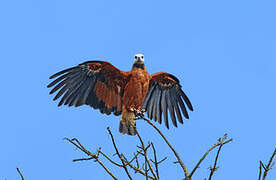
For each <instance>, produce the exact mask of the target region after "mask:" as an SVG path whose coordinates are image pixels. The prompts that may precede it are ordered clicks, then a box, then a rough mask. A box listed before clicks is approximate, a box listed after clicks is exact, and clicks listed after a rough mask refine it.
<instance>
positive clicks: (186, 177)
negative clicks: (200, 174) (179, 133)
mask: <svg viewBox="0 0 276 180" xmlns="http://www.w3.org/2000/svg"><path fill="white" fill-rule="evenodd" d="M141 118H142V119H144V120H145V121H146V122H147V123H148V124H150V125H151V126H152V127H153V128H154V129H155V130H156V131H157V132H158V133H159V134H160V135H161V137H162V138H163V139H164V141H165V142H166V143H167V145H168V146H169V147H170V149H171V150H172V151H173V153H174V155H175V157H176V158H177V160H178V162H179V164H180V166H181V167H182V169H183V171H184V174H185V179H187V180H188V179H189V177H190V174H189V172H188V169H187V166H186V165H185V164H184V163H183V161H182V160H181V158H180V156H179V155H178V153H177V152H176V150H175V149H174V148H173V147H172V145H171V144H170V143H169V141H168V140H167V138H166V137H165V136H164V134H163V133H162V132H161V131H160V130H159V129H158V128H157V127H156V126H155V125H154V124H153V123H152V122H151V121H150V120H149V119H147V118H145V117H141Z"/></svg>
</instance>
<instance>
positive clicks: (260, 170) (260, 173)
mask: <svg viewBox="0 0 276 180" xmlns="http://www.w3.org/2000/svg"><path fill="white" fill-rule="evenodd" d="M262 164H263V163H262V161H260V166H259V179H258V180H261V177H262Z"/></svg>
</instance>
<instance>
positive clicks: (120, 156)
mask: <svg viewBox="0 0 276 180" xmlns="http://www.w3.org/2000/svg"><path fill="white" fill-rule="evenodd" d="M107 130H108V133H109V135H110V137H111V140H112V143H113V146H114V149H115V151H116V154H117V156H118V157H119V158H120V160H121V162H122V165H123V168H124V170H125V172H126V174H127V176H128V178H129V179H130V180H132V177H131V176H130V174H129V172H128V169H127V167H126V165H125V162H124V159H123V158H122V155H120V153H119V150H118V148H117V146H116V143H115V140H114V137H113V135H112V133H111V130H110V128H109V127H108V128H107Z"/></svg>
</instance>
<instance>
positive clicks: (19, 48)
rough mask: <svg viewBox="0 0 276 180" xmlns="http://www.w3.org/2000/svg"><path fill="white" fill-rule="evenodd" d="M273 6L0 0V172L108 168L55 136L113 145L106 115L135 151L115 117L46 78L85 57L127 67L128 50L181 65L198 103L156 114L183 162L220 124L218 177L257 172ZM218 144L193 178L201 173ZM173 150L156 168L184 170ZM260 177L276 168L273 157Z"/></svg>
mask: <svg viewBox="0 0 276 180" xmlns="http://www.w3.org/2000/svg"><path fill="white" fill-rule="evenodd" d="M275 8H276V2H275V1H272V0H265V1H261V0H244V1H241V0H232V1H221V0H216V1H215V0H210V1H203V0H201V1H200V0H196V1H186V0H185V1H183V0H179V1H174V0H171V1H152V0H139V1H111V0H110V1H107V0H101V1H94V0H80V1H72V0H59V1H54V0H47V1H35V0H24V1H19V0H10V1H1V2H0V22H1V24H0V27H1V28H0V52H1V53H0V60H1V70H0V78H1V89H0V92H1V93H0V94H1V95H0V96H1V105H0V106H1V120H0V137H1V148H0V180H5V179H7V180H12V179H20V177H19V175H18V173H17V172H16V167H19V168H20V169H21V171H22V172H23V174H24V176H25V179H29V180H37V179H40V180H44V179H45V180H46V179H58V180H71V179H72V180H82V179H83V180H84V179H97V178H98V179H99V178H102V179H103V178H105V179H108V178H109V176H108V175H107V174H106V173H105V171H104V170H103V169H101V168H100V167H99V165H97V164H95V163H94V162H92V161H91V162H77V163H73V162H72V159H74V158H81V157H85V156H84V154H82V153H81V152H79V151H76V150H75V149H74V148H73V146H72V145H71V144H69V143H67V142H66V141H64V140H63V138H64V137H76V138H78V139H79V140H80V141H81V142H82V143H83V144H84V145H85V146H86V147H87V148H89V149H90V150H91V151H95V150H96V149H97V148H98V147H102V150H103V151H104V152H106V153H108V154H110V155H112V154H113V153H114V150H113V149H112V145H111V142H110V138H109V136H108V133H107V130H106V127H107V126H110V127H111V130H112V132H113V134H114V136H115V137H116V139H117V141H118V145H119V147H120V150H121V151H122V152H126V153H130V154H132V152H134V151H135V150H136V147H135V145H136V143H138V140H137V138H135V137H130V136H123V135H121V134H119V132H118V125H119V117H115V116H106V115H102V114H101V113H99V112H98V111H95V110H92V109H91V108H89V107H87V106H82V107H79V108H68V107H66V106H63V107H60V108H58V107H57V102H53V101H52V98H53V96H49V95H48V93H49V89H47V88H46V85H47V84H48V83H49V82H50V80H49V79H48V77H49V76H50V75H51V74H53V73H55V72H57V71H59V70H62V69H64V68H68V67H71V66H75V65H77V64H79V63H81V62H83V61H87V60H93V59H103V60H107V61H110V62H111V63H113V64H114V65H115V66H116V67H118V68H119V69H121V70H124V71H129V70H130V68H131V66H132V63H133V56H134V54H135V53H143V54H144V55H145V63H146V67H147V69H148V71H149V72H150V73H154V72H159V71H164V72H170V73H172V74H174V75H175V76H177V77H178V78H179V79H180V81H181V84H182V86H183V89H184V90H185V92H186V93H187V95H188V96H189V98H190V100H191V101H192V103H193V105H194V109H195V111H194V112H191V113H190V120H186V121H185V123H184V125H181V126H180V127H179V128H171V129H170V130H169V131H168V130H166V128H165V127H164V125H158V127H160V129H161V130H162V131H163V132H164V133H165V134H166V136H167V137H168V139H169V140H170V141H171V143H172V144H173V145H174V146H175V148H176V150H178V152H179V153H180V155H181V157H182V158H183V161H184V163H186V164H187V166H188V168H189V170H191V168H192V167H194V165H195V163H196V162H197V161H198V160H199V159H200V157H201V156H202V155H203V153H204V152H205V151H206V150H207V149H208V148H209V147H210V146H212V145H213V144H214V143H215V142H216V140H217V139H218V137H221V136H223V134H224V133H228V134H229V136H230V137H232V138H234V142H233V143H231V144H228V145H227V146H225V147H224V148H223V150H222V154H221V156H220V158H219V162H218V165H219V166H220V168H219V170H218V171H217V172H216V173H215V175H214V176H215V177H214V179H227V180H228V179H229V180H232V179H257V176H258V165H259V164H258V162H259V160H265V161H267V160H268V158H269V157H270V155H271V153H272V152H273V150H274V148H275V146H276V140H275V139H276V133H275V129H276V128H275V127H276V121H275V120H276V119H275V117H276V116H275V102H276V95H275V92H276V85H275V83H276V79H275V77H276V51H275V49H276V33H275V32H276V23H275V18H276V11H275ZM138 128H139V129H141V134H142V136H143V138H144V139H145V140H146V141H147V140H149V141H154V142H155V146H156V147H157V149H158V153H159V156H160V157H163V156H165V155H167V154H168V153H170V151H169V149H168V147H167V146H166V145H164V143H163V141H162V139H161V138H159V137H158V136H156V135H152V134H153V133H154V134H155V132H154V131H153V130H152V129H151V127H149V126H147V125H146V124H145V123H144V122H142V121H140V122H139V123H138ZM214 156H215V153H212V154H211V155H210V156H209V157H208V158H207V159H206V161H204V163H203V164H202V165H201V166H200V169H199V170H198V172H197V174H195V177H194V179H196V180H197V179H198V180H201V179H203V178H205V177H207V176H208V174H209V170H208V167H210V165H211V164H212V162H213V159H214ZM173 161H175V158H174V157H173V156H172V154H171V153H170V154H169V159H168V160H167V161H166V162H165V163H164V164H163V165H161V167H160V168H161V169H163V170H162V172H161V177H162V178H161V179H180V178H181V177H183V173H182V171H181V168H180V167H176V165H174V164H172V162H173ZM111 170H112V171H113V172H114V174H116V175H117V176H118V177H120V179H126V177H124V176H123V174H124V173H123V171H117V170H116V169H111ZM137 179H141V177H140V176H137ZM267 179H271V180H272V179H276V170H275V169H274V170H272V171H271V172H270V173H269V175H268V178H267Z"/></svg>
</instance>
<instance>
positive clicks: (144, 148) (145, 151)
mask: <svg viewBox="0 0 276 180" xmlns="http://www.w3.org/2000/svg"><path fill="white" fill-rule="evenodd" d="M137 136H138V138H139V140H140V142H141V146H142V147H140V148H141V149H142V150H143V152H144V157H145V167H147V164H148V166H149V170H150V172H151V174H152V175H153V176H154V178H155V179H158V178H157V176H156V174H155V173H154V171H153V168H152V166H151V164H150V161H149V159H148V155H147V149H148V148H149V147H150V144H149V145H148V146H147V147H145V145H144V142H143V140H142V138H141V136H140V134H139V133H138V131H137ZM145 171H147V169H146V170H145Z"/></svg>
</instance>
